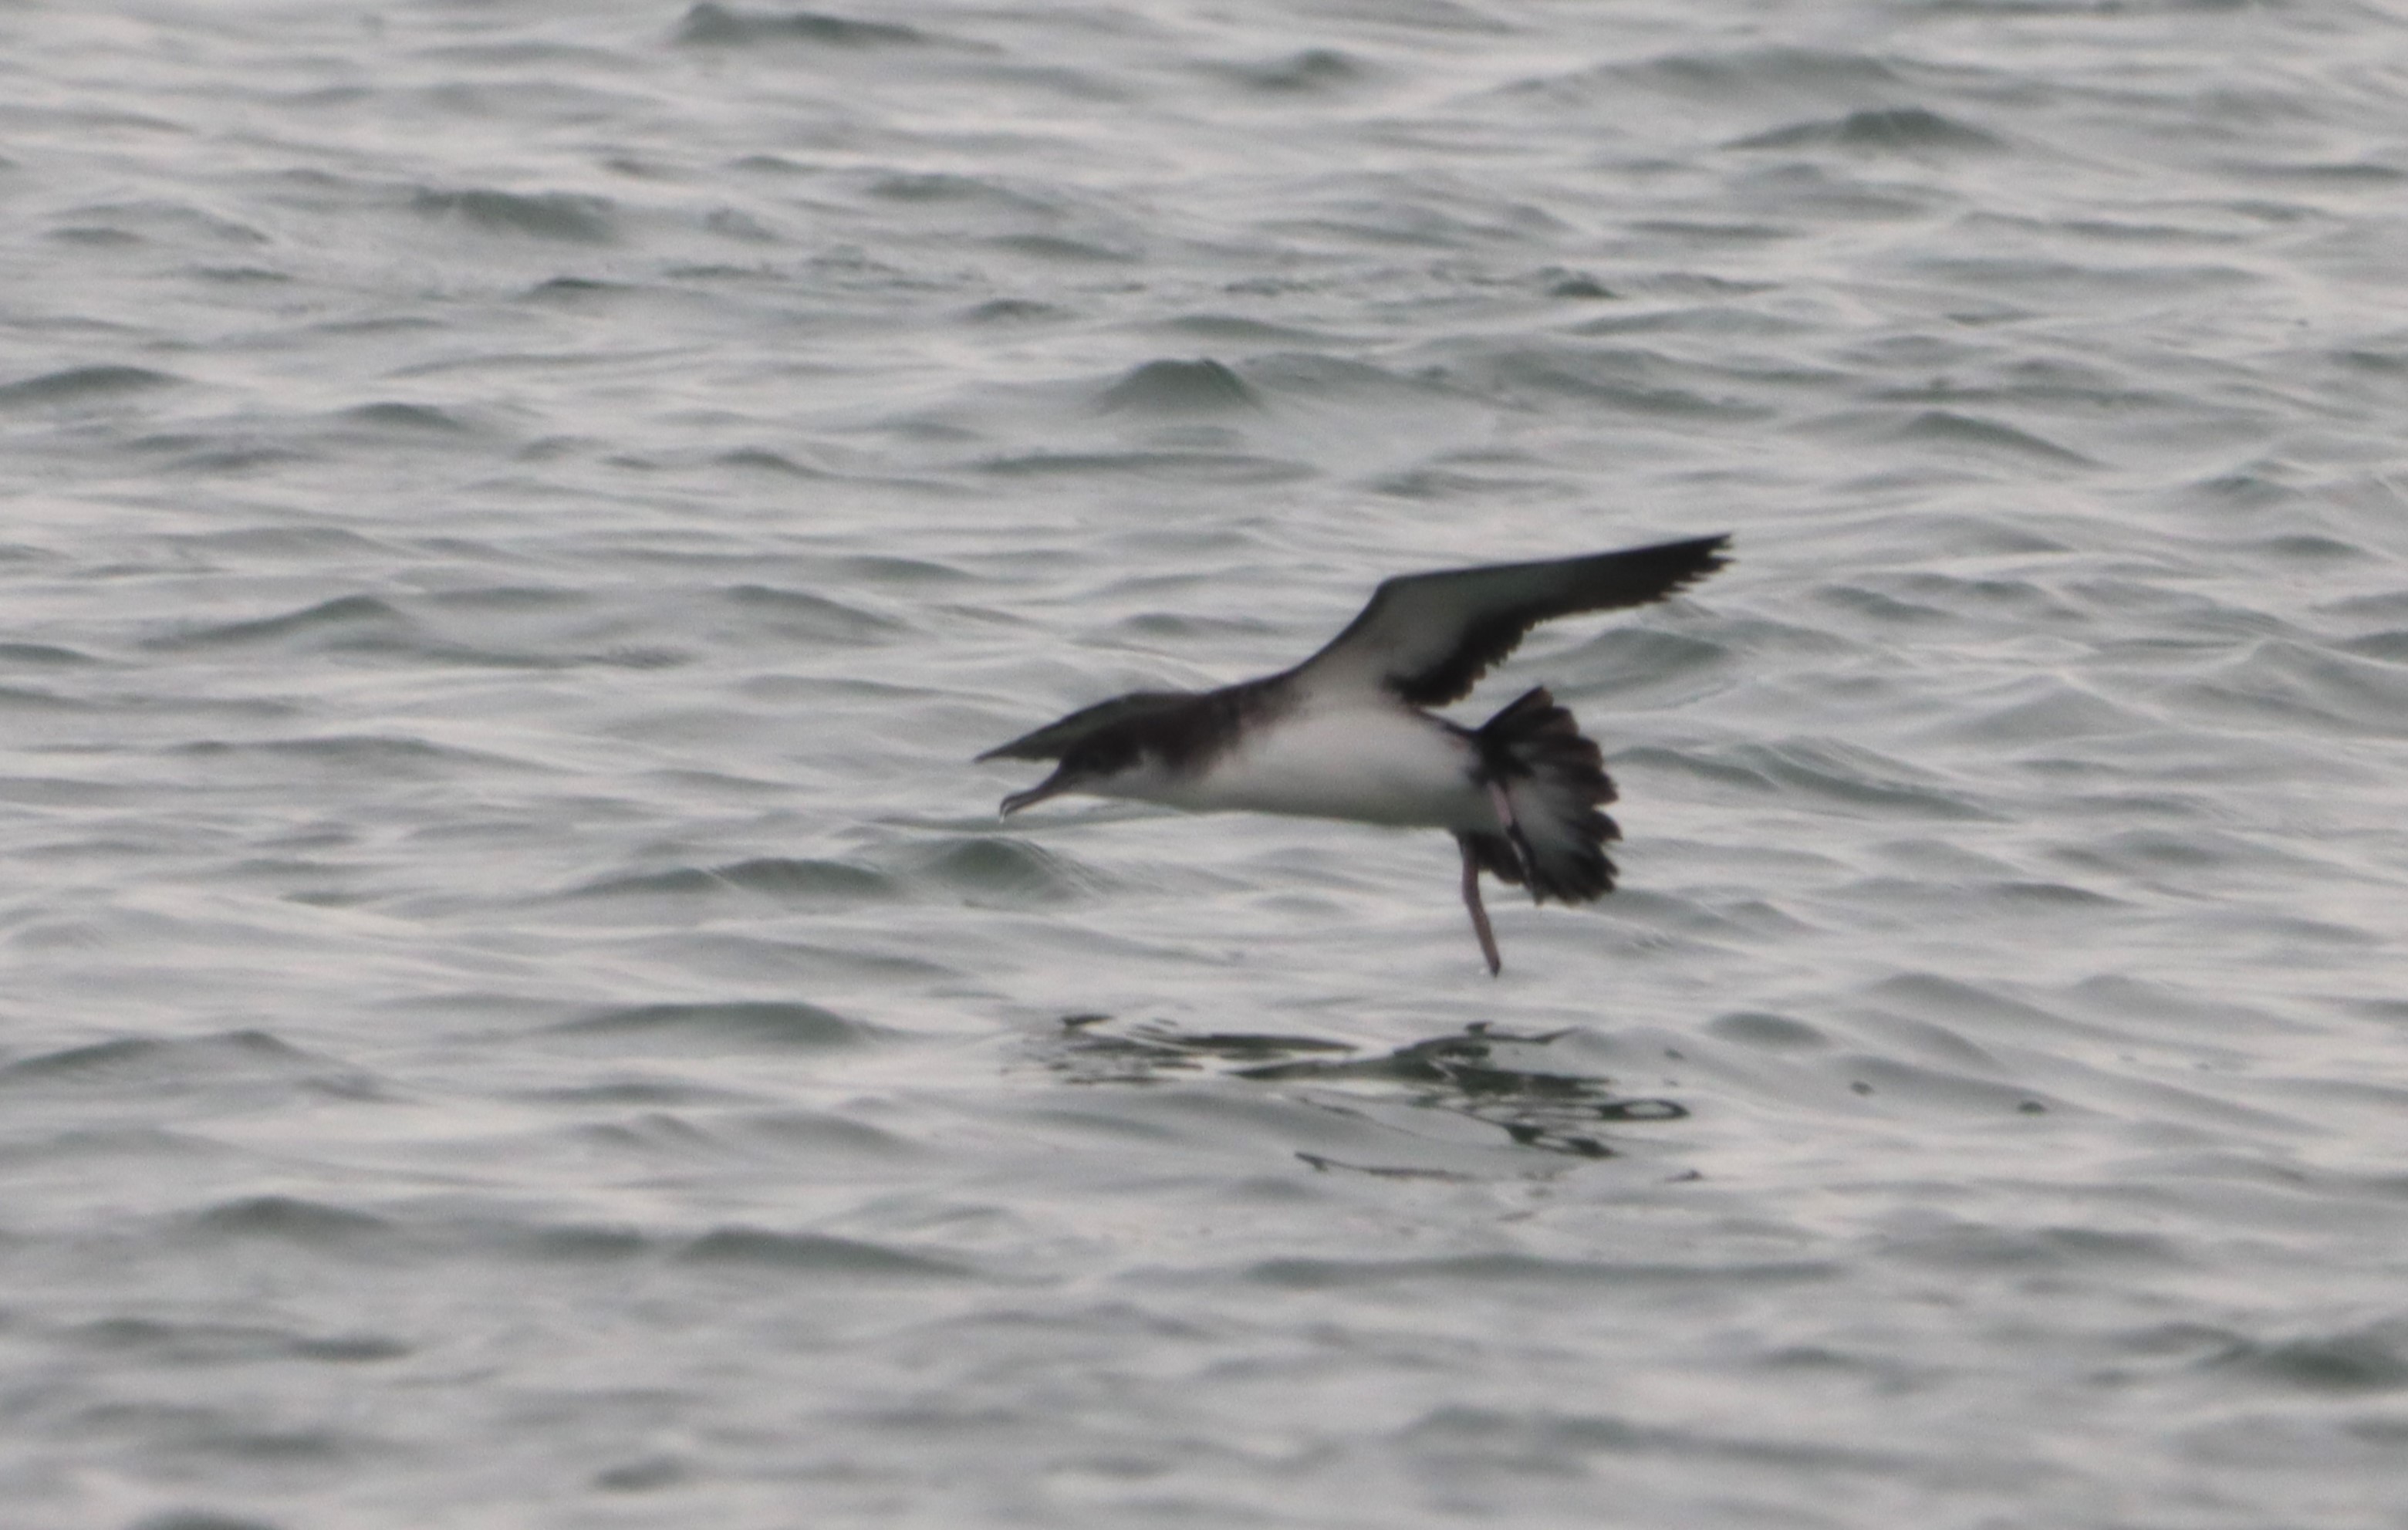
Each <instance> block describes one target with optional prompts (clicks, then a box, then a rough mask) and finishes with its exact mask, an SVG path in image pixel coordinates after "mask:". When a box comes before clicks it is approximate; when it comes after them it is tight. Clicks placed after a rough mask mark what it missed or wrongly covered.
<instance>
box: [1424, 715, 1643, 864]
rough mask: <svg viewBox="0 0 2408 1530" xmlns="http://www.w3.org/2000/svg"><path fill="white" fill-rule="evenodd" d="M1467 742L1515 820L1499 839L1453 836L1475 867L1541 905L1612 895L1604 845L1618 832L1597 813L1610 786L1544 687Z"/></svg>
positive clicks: (1592, 749) (1599, 761)
mask: <svg viewBox="0 0 2408 1530" xmlns="http://www.w3.org/2000/svg"><path fill="white" fill-rule="evenodd" d="M1472 742H1473V743H1474V744H1475V745H1476V746H1477V747H1478V748H1479V750H1480V762H1481V767H1482V774H1483V775H1484V776H1485V777H1486V778H1487V779H1488V780H1490V781H1491V782H1493V783H1495V784H1496V785H1497V786H1498V787H1499V788H1500V789H1502V790H1503V792H1504V794H1505V800H1506V803H1507V805H1508V806H1509V807H1510V808H1512V817H1513V822H1512V826H1511V827H1510V828H1509V829H1508V830H1507V831H1505V832H1503V833H1498V834H1458V835H1457V836H1455V837H1456V838H1458V839H1460V840H1461V841H1462V842H1463V845H1464V849H1465V851H1466V852H1467V853H1468V854H1469V855H1470V857H1471V858H1472V859H1473V860H1474V861H1476V862H1478V863H1479V865H1480V869H1481V870H1483V871H1486V872H1490V873H1492V874H1493V875H1495V876H1496V878H1497V879H1498V880H1499V881H1503V882H1506V883H1509V884H1511V885H1512V886H1515V887H1527V888H1528V889H1529V890H1530V896H1531V899H1532V900H1533V901H1534V902H1539V903H1544V902H1546V901H1547V900H1548V899H1549V898H1554V899H1555V900H1556V901H1557V902H1560V903H1586V902H1588V901H1589V900H1590V899H1592V898H1599V897H1603V896H1604V895H1605V894H1608V893H1611V892H1612V891H1613V862H1612V861H1610V860H1607V859H1606V855H1605V846H1606V843H1607V841H1609V840H1613V839H1619V838H1621V837H1622V831H1621V830H1620V829H1619V828H1617V827H1616V826H1615V825H1614V822H1613V820H1612V819H1610V818H1608V817H1606V816H1605V814H1603V813H1601V812H1599V811H1598V808H1600V807H1602V806H1603V805H1604V804H1606V803H1609V802H1612V801H1613V795H1614V794H1613V779H1611V778H1609V777H1608V776H1607V775H1606V773H1605V760H1604V756H1603V755H1601V754H1599V753H1598V747H1597V745H1596V744H1594V743H1592V742H1590V741H1589V740H1588V739H1586V738H1584V737H1583V736H1581V731H1580V724H1579V723H1578V722H1574V721H1572V714H1571V713H1570V712H1569V711H1567V710H1565V709H1564V708H1561V707H1558V706H1556V705H1555V697H1553V696H1551V695H1549V694H1547V692H1546V690H1545V688H1544V687H1541V688H1540V689H1538V690H1535V691H1531V692H1529V693H1527V694H1525V695H1523V696H1522V697H1521V698H1520V699H1518V700H1516V701H1515V702H1514V703H1513V704H1512V706H1510V707H1508V708H1505V709H1504V710H1503V711H1501V712H1498V714H1497V715H1496V716H1495V717H1492V718H1490V719H1489V720H1488V721H1487V722H1485V723H1484V724H1483V725H1482V726H1481V728H1480V730H1479V732H1477V733H1475V734H1473V735H1472Z"/></svg>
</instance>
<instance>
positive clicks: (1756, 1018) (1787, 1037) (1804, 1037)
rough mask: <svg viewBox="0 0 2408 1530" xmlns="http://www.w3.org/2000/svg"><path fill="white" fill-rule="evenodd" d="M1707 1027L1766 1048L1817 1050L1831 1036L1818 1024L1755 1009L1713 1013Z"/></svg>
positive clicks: (1746, 1042)
mask: <svg viewBox="0 0 2408 1530" xmlns="http://www.w3.org/2000/svg"><path fill="white" fill-rule="evenodd" d="M1706 1029H1707V1031H1708V1032H1710V1033H1711V1034H1713V1035H1714V1036H1718V1037H1722V1038H1723V1039H1725V1040H1727V1041H1737V1042H1739V1043H1741V1044H1742V1045H1743V1046H1750V1047H1756V1048H1758V1049H1760V1050H1762V1051H1820V1050H1822V1049H1823V1048H1826V1047H1828V1046H1829V1045H1831V1038H1830V1037H1828V1035H1826V1034H1825V1033H1824V1032H1823V1030H1822V1029H1821V1028H1820V1027H1818V1026H1815V1025H1811V1024H1809V1023H1807V1022H1805V1021H1802V1020H1794V1019H1792V1018H1790V1017H1789V1016H1787V1015H1775V1014H1768V1013H1766V1012H1764V1011H1763V1010H1758V1009H1738V1010H1733V1011H1732V1012H1731V1013H1729V1014H1727V1015H1716V1016H1715V1017H1714V1018H1713V1019H1712V1020H1710V1021H1708V1022H1706Z"/></svg>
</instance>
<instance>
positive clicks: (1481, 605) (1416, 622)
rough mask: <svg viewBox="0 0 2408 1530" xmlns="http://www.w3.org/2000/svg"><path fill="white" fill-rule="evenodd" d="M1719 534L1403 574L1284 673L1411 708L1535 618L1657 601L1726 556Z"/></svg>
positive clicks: (1433, 703)
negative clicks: (1373, 693)
mask: <svg viewBox="0 0 2408 1530" xmlns="http://www.w3.org/2000/svg"><path fill="white" fill-rule="evenodd" d="M1729 544H1730V538H1729V537H1728V536H1700V537H1698V538H1696V539H1695V540H1693V541H1686V542H1663V543H1659V544H1658V545H1656V546H1655V547H1635V548H1629V549H1627V550H1625V551H1621V552H1599V553H1597V554H1594V555H1593V556H1590V557H1586V558H1558V559H1555V560H1553V561H1550V562H1547V563H1528V564H1491V565H1487V566H1486V567H1483V568H1450V569H1444V570H1441V571H1440V572H1438V573H1435V574H1407V575H1404V576H1403V577H1401V578H1398V579H1389V580H1387V581H1386V582H1385V583H1383V584H1382V585H1381V586H1380V588H1379V589H1377V590H1375V591H1373V592H1372V594H1371V603H1370V604H1369V606H1366V607H1364V608H1363V614H1362V615H1360V616H1358V617H1356V618H1355V620H1354V621H1353V622H1349V623H1348V624H1347V627H1346V630H1345V631H1344V632H1341V633H1340V634H1339V635H1338V636H1336V637H1335V638H1333V639H1331V641H1330V643H1329V646H1328V647H1327V648H1325V649H1323V650H1322V651H1320V652H1318V653H1316V654H1314V655H1313V656H1312V658H1310V659H1307V660H1306V661H1305V662H1304V663H1303V664H1301V665H1297V667H1296V669H1295V670H1293V671H1292V672H1291V673H1292V674H1293V675H1294V676H1295V677H1296V679H1297V680H1299V681H1301V682H1302V683H1304V684H1305V685H1308V686H1312V687H1321V686H1333V687H1334V686H1350V685H1351V686H1363V687H1366V688H1369V687H1378V688H1381V689H1383V690H1386V691H1389V692H1391V693H1393V694H1396V695H1398V696H1400V697H1402V698H1403V699H1404V700H1406V701H1408V702H1410V703H1412V705H1413V706H1416V707H1442V706H1444V705H1446V704H1447V703H1448V702H1450V701H1460V700H1462V699H1463V698H1464V697H1465V696H1467V695H1469V694H1471V687H1472V684H1473V682H1474V681H1476V680H1478V679H1480V677H1481V676H1482V675H1484V674H1485V673H1486V672H1487V670H1488V666H1489V665H1493V664H1495V663H1497V662H1498V660H1500V659H1502V658H1504V657H1505V655H1507V654H1508V653H1511V652H1512V651H1513V650H1514V649H1515V648H1516V647H1518V646H1520V644H1521V641H1522V637H1523V636H1524V635H1525V634H1526V633H1527V632H1528V631H1529V630H1530V629H1531V628H1532V627H1535V626H1537V625H1538V624H1539V623H1540V622H1548V621H1552V620H1554V619H1555V618H1556V617H1559V616H1575V615H1578V614H1579V613H1580V612H1583V611H1610V610H1616V609H1619V608H1623V607H1626V606H1644V605H1646V604H1647V603H1648V602H1649V601H1651V600H1661V599H1663V598H1664V597H1665V596H1666V595H1669V594H1670V593H1672V592H1673V591H1675V590H1678V589H1679V588H1681V586H1683V585H1684V584H1687V583H1689V582H1691V581H1692V580H1695V579H1703V578H1705V577H1706V576H1707V575H1708V574H1711V573H1713V571H1714V570H1715V569H1717V568H1720V567H1722V566H1723V565H1724V564H1725V563H1727V562H1728V561H1729V560H1727V558H1725V557H1724V556H1723V549H1724V548H1726V547H1727V546H1728V545H1729Z"/></svg>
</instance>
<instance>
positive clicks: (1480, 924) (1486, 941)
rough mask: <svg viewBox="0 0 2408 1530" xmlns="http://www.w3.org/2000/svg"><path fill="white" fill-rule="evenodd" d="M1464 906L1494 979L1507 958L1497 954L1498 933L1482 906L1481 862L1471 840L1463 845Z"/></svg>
mask: <svg viewBox="0 0 2408 1530" xmlns="http://www.w3.org/2000/svg"><path fill="white" fill-rule="evenodd" d="M1463 906H1464V907H1465V908H1469V909H1470V910H1471V933H1472V934H1474V935H1476V936H1478V937H1480V954H1481V955H1483V956H1485V957H1486V958H1488V975H1489V976H1490V977H1492V978H1494V977H1495V976H1497V975H1498V973H1500V972H1502V971H1504V970H1505V958H1503V957H1502V956H1499V955H1498V954H1497V932H1496V931H1494V930H1492V929H1490V928H1489V927H1488V910H1487V909H1485V908H1482V907H1481V905H1480V861H1479V859H1478V857H1476V856H1474V855H1473V854H1472V853H1471V844H1470V842H1469V840H1466V841H1465V842H1464V845H1463Z"/></svg>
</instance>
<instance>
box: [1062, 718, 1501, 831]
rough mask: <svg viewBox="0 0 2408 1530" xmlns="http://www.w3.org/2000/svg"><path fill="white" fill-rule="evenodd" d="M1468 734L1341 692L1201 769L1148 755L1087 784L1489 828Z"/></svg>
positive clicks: (1197, 805) (1214, 806)
mask: <svg viewBox="0 0 2408 1530" xmlns="http://www.w3.org/2000/svg"><path fill="white" fill-rule="evenodd" d="M1475 764H1476V759H1475V756H1474V753H1473V751H1472V748H1471V744H1470V742H1469V740H1468V739H1466V738H1465V737H1464V736H1462V735H1460V734H1458V733H1456V732H1455V731H1454V730H1452V729H1450V728H1448V727H1447V726H1446V725H1445V724H1443V723H1441V722H1439V721H1438V720H1437V719H1435V718H1432V717H1429V716H1426V715H1425V714H1423V713H1420V712H1416V711H1412V710H1409V709H1407V708H1403V707H1400V706H1398V705H1397V704H1396V703H1395V702H1394V701H1391V700H1387V699H1385V698H1374V697H1369V696H1365V697H1361V698H1359V699H1357V698H1356V697H1353V696H1347V697H1341V698H1333V699H1332V700H1330V701H1326V702H1323V703H1321V704H1318V705H1316V704H1312V703H1308V704H1307V705H1306V706H1305V707H1304V708H1302V709H1300V710H1298V711H1296V712H1292V713H1289V714H1288V715H1286V716H1284V717H1282V718H1281V719H1280V720H1279V721H1278V722H1277V723H1276V724H1274V725H1272V726H1269V727H1265V728H1259V729H1254V730H1251V731H1249V732H1248V733H1247V734H1245V735H1244V736H1241V737H1240V740H1239V742H1238V743H1237V744H1236V745H1235V746H1234V747H1232V748H1231V749H1229V750H1228V751H1226V752H1224V753H1222V754H1220V755H1219V756H1217V757H1216V758H1215V759H1214V760H1213V761H1212V763H1211V765H1208V766H1207V767H1206V768H1205V769H1204V770H1202V771H1201V772H1197V773H1195V774H1180V773H1174V772H1171V771H1168V770H1165V769H1164V768H1163V767H1162V766H1161V765H1160V764H1159V763H1158V762H1154V761H1148V762H1147V763H1146V764H1145V765H1143V766H1141V767H1140V768H1139V769H1136V770H1132V771H1128V772H1125V773H1124V774H1122V775H1120V776H1117V777H1114V778H1113V779H1110V780H1107V781H1098V782H1096V783H1095V784H1094V785H1092V786H1089V787H1087V788H1085V790H1088V791H1091V792H1094V793H1095V794H1097V795H1098V796H1114V797H1126V798H1131V799H1134V800H1136V801H1139V802H1156V803H1162V804H1164V805H1166V806H1168V807H1172V808H1185V809H1186V810H1188V811H1189V812H1226V811H1233V810H1234V811H1243V812H1256V813H1285V814H1289V815H1292V816H1296V817H1302V818H1336V819H1345V820H1349V821H1352V822H1357V823H1380V824H1387V825H1391V826H1394V827H1398V828H1434V829H1467V830H1482V831H1486V832H1491V833H1493V832H1495V831H1496V830H1497V829H1498V826H1499V825H1498V821H1497V813H1496V809H1495V808H1493V807H1491V806H1490V801H1489V795H1488V793H1487V790H1486V789H1485V788H1484V787H1483V786H1481V785H1480V784H1479V783H1478V782H1477V781H1476V780H1475V779H1473V775H1472V771H1473V766H1474V765H1475Z"/></svg>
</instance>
